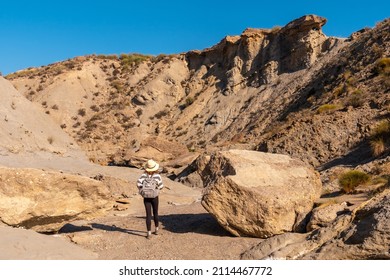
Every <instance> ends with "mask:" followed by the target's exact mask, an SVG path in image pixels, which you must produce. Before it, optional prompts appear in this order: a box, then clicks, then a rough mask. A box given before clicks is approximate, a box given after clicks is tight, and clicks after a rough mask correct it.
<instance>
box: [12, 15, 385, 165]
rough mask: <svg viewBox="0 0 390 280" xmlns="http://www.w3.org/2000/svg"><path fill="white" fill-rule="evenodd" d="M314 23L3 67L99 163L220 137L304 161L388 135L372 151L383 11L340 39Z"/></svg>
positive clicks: (201, 146)
mask: <svg viewBox="0 0 390 280" xmlns="http://www.w3.org/2000/svg"><path fill="white" fill-rule="evenodd" d="M325 23H326V19H324V18H322V17H319V16H314V15H309V16H304V17H302V18H299V19H297V20H294V21H292V22H291V23H289V24H287V25H286V26H284V27H282V28H273V29H254V28H248V29H246V30H244V31H243V33H242V34H241V35H238V36H227V37H225V38H224V39H222V40H221V42H219V43H218V44H216V45H215V46H213V47H211V48H209V49H205V50H201V51H190V52H188V53H182V54H177V55H170V56H166V55H160V56H157V57H150V56H144V55H139V54H130V55H121V56H119V57H117V56H102V55H91V56H85V57H77V58H74V59H70V60H67V61H63V62H58V63H54V64H52V65H48V66H44V67H40V68H31V69H26V70H24V71H20V72H17V73H14V74H10V75H8V76H7V77H6V78H7V79H8V80H10V81H11V82H12V83H13V84H14V85H15V87H16V88H17V89H18V90H19V91H20V92H22V93H23V94H24V95H25V96H26V97H27V98H28V99H30V100H31V101H33V102H34V103H36V104H37V105H38V106H39V107H40V109H41V110H42V111H43V112H44V113H46V114H47V115H49V116H51V117H52V118H53V120H54V121H55V122H56V123H57V125H58V127H61V128H62V129H63V130H64V131H65V132H67V133H68V134H69V135H70V136H72V137H73V138H74V139H75V141H77V143H78V144H79V145H80V146H81V147H82V148H83V149H84V150H85V151H86V153H87V154H88V156H89V158H90V159H91V160H92V161H94V162H97V163H101V164H116V165H130V166H133V165H135V166H137V165H138V163H139V160H143V159H144V158H147V157H154V158H156V159H157V160H159V161H163V162H165V164H164V166H166V167H167V168H169V167H172V168H179V167H181V166H186V165H187V164H188V163H190V162H191V161H193V160H194V159H195V158H196V157H197V155H198V154H200V153H203V152H206V153H209V152H211V151H214V150H220V149H225V148H246V149H255V150H259V151H267V152H276V153H282V154H289V155H292V156H294V157H297V158H300V159H302V160H304V161H306V162H308V163H310V164H312V165H314V166H315V167H320V166H322V167H326V166H331V165H332V164H333V163H335V161H336V159H339V158H345V160H347V161H348V162H352V161H353V162H356V163H358V162H361V161H362V160H367V159H368V158H370V157H371V156H373V155H374V156H380V155H383V153H385V152H386V151H387V150H388V146H386V145H387V144H388V143H386V141H384V143H382V144H383V145H382V147H377V148H376V149H375V151H374V153H372V150H371V148H370V141H369V138H370V136H371V134H372V132H373V131H374V130H375V127H376V126H377V125H378V124H379V123H380V122H381V121H385V120H386V119H388V117H389V101H388V100H389V98H388V94H389V86H390V82H389V74H388V71H389V70H388V67H389V62H388V60H389V49H390V48H389V20H385V21H384V22H382V23H380V24H378V25H377V26H376V27H375V28H373V29H365V30H361V31H359V32H356V33H354V34H352V35H351V36H350V37H349V38H348V39H341V38H333V37H327V36H326V35H325V34H324V33H323V32H322V30H321V28H322V26H323V25H324V24H325ZM382 142H383V141H382ZM372 145H375V143H374V144H372V143H371V146H372ZM378 145H379V146H380V143H379V144H378ZM378 145H377V146H378ZM336 163H337V162H336Z"/></svg>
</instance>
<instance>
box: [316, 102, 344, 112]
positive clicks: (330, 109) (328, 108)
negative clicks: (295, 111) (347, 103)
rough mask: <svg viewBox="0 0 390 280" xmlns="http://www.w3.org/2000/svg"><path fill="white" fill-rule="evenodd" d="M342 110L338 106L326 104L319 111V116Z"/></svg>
mask: <svg viewBox="0 0 390 280" xmlns="http://www.w3.org/2000/svg"><path fill="white" fill-rule="evenodd" d="M338 109H340V105H337V104H324V105H321V106H320V107H319V108H318V109H317V113H318V114H323V113H328V112H333V111H336V110H338Z"/></svg>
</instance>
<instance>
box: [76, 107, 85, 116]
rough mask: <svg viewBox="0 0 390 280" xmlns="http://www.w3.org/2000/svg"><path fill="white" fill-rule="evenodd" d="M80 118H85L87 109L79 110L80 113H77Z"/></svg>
mask: <svg viewBox="0 0 390 280" xmlns="http://www.w3.org/2000/svg"><path fill="white" fill-rule="evenodd" d="M77 113H78V114H79V115H80V116H82V117H84V116H85V114H86V111H85V109H84V108H81V109H79V110H78V112H77Z"/></svg>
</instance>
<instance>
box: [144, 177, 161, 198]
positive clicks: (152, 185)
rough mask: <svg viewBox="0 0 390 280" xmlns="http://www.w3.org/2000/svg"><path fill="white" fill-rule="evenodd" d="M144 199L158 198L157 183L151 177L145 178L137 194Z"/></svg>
mask: <svg viewBox="0 0 390 280" xmlns="http://www.w3.org/2000/svg"><path fill="white" fill-rule="evenodd" d="M139 193H140V194H141V195H142V197H144V198H155V197H157V196H158V193H159V189H158V182H157V180H156V179H154V178H153V177H148V178H145V179H144V181H143V182H142V188H141V189H140V192H139Z"/></svg>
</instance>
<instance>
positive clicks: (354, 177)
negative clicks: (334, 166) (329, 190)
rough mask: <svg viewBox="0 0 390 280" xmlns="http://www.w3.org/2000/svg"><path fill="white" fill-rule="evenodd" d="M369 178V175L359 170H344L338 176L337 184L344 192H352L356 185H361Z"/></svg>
mask: <svg viewBox="0 0 390 280" xmlns="http://www.w3.org/2000/svg"><path fill="white" fill-rule="evenodd" d="M369 180H370V176H369V175H368V174H367V173H365V172H362V171H359V170H351V171H347V172H344V173H342V174H341V175H340V177H339V184H340V186H341V188H342V190H343V191H344V192H345V193H353V192H354V191H355V189H356V187H357V186H360V185H363V184H365V183H367V182H368V181H369Z"/></svg>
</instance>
